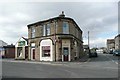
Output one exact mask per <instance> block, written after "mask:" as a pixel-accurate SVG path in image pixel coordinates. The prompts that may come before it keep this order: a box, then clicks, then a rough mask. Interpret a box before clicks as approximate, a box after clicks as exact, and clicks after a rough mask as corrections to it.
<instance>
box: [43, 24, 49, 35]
mask: <svg viewBox="0 0 120 80" xmlns="http://www.w3.org/2000/svg"><path fill="white" fill-rule="evenodd" d="M47 35H50V24H46V25H43V36H47Z"/></svg>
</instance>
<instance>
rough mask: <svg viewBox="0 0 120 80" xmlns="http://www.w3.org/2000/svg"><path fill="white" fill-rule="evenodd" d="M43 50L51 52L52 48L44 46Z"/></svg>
mask: <svg viewBox="0 0 120 80" xmlns="http://www.w3.org/2000/svg"><path fill="white" fill-rule="evenodd" d="M42 49H43V50H50V46H42Z"/></svg>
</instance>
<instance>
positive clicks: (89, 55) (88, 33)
mask: <svg viewBox="0 0 120 80" xmlns="http://www.w3.org/2000/svg"><path fill="white" fill-rule="evenodd" d="M88 54H89V57H91V53H90V40H89V31H88Z"/></svg>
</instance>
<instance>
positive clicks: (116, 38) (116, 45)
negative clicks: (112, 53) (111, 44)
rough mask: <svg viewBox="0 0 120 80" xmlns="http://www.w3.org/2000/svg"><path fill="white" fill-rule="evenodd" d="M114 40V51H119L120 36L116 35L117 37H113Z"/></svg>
mask: <svg viewBox="0 0 120 80" xmlns="http://www.w3.org/2000/svg"><path fill="white" fill-rule="evenodd" d="M114 40H115V49H116V50H117V49H120V34H118V35H117V36H115V38H114Z"/></svg>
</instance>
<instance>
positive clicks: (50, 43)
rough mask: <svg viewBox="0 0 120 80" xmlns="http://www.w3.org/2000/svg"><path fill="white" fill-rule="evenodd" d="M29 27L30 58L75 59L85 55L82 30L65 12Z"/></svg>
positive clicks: (50, 59) (44, 59)
mask: <svg viewBox="0 0 120 80" xmlns="http://www.w3.org/2000/svg"><path fill="white" fill-rule="evenodd" d="M27 27H28V49H29V50H28V58H29V59H30V60H37V61H73V60H75V57H76V58H77V59H79V58H81V57H82V56H83V41H82V40H83V39H82V30H81V29H80V27H79V26H78V25H77V23H76V22H75V21H74V20H73V19H72V18H69V17H65V15H64V12H62V14H60V15H59V16H58V17H54V18H50V19H47V20H43V21H39V22H36V23H32V24H29V25H27Z"/></svg>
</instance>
